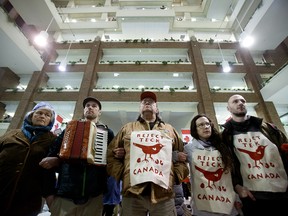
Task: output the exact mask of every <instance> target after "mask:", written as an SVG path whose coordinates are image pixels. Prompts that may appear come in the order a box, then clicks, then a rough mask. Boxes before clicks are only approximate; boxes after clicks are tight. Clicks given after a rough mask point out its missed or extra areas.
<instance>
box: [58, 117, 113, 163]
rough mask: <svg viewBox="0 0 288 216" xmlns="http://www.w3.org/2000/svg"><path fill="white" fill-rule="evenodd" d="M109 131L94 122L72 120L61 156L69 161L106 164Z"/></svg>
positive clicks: (64, 138)
mask: <svg viewBox="0 0 288 216" xmlns="http://www.w3.org/2000/svg"><path fill="white" fill-rule="evenodd" d="M107 143H108V132H107V131H106V130H101V129H97V127H96V125H95V123H94V122H91V121H84V120H83V121H82V120H80V121H78V120H72V121H70V122H69V123H68V124H67V127H66V129H65V133H64V137H63V141H62V144H61V148H60V153H59V157H60V158H62V159H64V160H66V161H68V162H80V161H82V162H83V161H84V162H88V163H89V164H95V165H106V155H107Z"/></svg>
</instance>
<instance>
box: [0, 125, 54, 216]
mask: <svg viewBox="0 0 288 216" xmlns="http://www.w3.org/2000/svg"><path fill="white" fill-rule="evenodd" d="M35 137H36V136H35ZM55 138H56V136H55V135H54V134H53V133H51V132H44V133H42V134H40V135H39V136H38V137H37V138H36V139H34V140H33V141H29V139H28V138H27V137H26V136H25V135H24V134H23V132H22V131H21V130H20V129H17V130H11V131H9V132H7V133H6V134H4V135H3V136H2V137H0V185H1V189H0V214H1V215H2V216H4V215H21V216H26V215H29V216H31V215H37V213H39V212H40V211H41V207H42V196H44V197H45V196H47V194H48V191H51V190H53V188H54V185H52V184H50V185H49V182H50V183H51V181H52V180H53V178H54V173H51V172H47V170H45V169H44V168H42V167H41V166H39V165H38V164H39V162H40V161H41V160H42V159H43V158H44V157H45V156H46V155H47V153H48V150H49V147H50V145H51V144H52V143H53V142H54V140H55ZM49 178H50V179H49ZM5 212H6V213H5ZM7 212H9V213H7Z"/></svg>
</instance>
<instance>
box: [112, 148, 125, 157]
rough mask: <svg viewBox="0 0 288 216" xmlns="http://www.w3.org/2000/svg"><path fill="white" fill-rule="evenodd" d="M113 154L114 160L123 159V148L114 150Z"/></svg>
mask: <svg viewBox="0 0 288 216" xmlns="http://www.w3.org/2000/svg"><path fill="white" fill-rule="evenodd" d="M113 153H114V157H115V158H119V159H121V158H124V156H125V149H124V148H115V149H114V150H113Z"/></svg>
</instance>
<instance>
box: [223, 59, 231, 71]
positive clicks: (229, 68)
mask: <svg viewBox="0 0 288 216" xmlns="http://www.w3.org/2000/svg"><path fill="white" fill-rule="evenodd" d="M222 69H223V72H225V73H228V72H230V71H231V67H230V65H229V62H228V61H226V60H223V61H222Z"/></svg>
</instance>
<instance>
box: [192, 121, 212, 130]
mask: <svg viewBox="0 0 288 216" xmlns="http://www.w3.org/2000/svg"><path fill="white" fill-rule="evenodd" d="M196 127H197V128H201V129H203V128H206V127H208V128H209V127H211V123H210V122H205V123H201V124H198V125H196Z"/></svg>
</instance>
